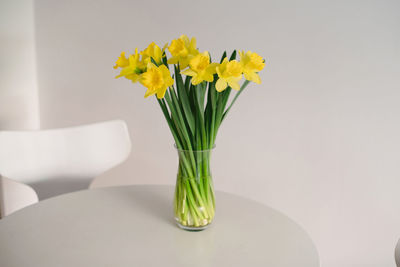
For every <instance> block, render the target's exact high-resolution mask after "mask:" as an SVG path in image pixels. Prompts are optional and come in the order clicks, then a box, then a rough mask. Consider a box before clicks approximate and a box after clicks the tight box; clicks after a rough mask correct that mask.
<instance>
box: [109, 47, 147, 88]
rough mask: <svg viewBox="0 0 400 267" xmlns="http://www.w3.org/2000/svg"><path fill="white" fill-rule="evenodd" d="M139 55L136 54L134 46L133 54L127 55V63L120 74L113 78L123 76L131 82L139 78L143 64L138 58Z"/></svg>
mask: <svg viewBox="0 0 400 267" xmlns="http://www.w3.org/2000/svg"><path fill="white" fill-rule="evenodd" d="M139 58H140V55H139V54H138V49H137V48H136V50H135V54H133V55H130V56H129V60H128V65H127V66H125V67H124V68H123V69H122V70H121V72H120V74H119V75H118V76H116V77H115V78H119V77H122V76H123V77H125V78H127V79H128V80H131V81H132V82H133V83H135V82H137V81H138V80H139V77H140V74H141V73H142V72H143V66H142V64H141V62H140V60H139Z"/></svg>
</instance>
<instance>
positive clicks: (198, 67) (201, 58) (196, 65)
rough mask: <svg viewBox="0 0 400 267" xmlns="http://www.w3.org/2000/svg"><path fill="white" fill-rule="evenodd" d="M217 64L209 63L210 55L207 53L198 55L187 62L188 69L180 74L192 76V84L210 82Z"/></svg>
mask: <svg viewBox="0 0 400 267" xmlns="http://www.w3.org/2000/svg"><path fill="white" fill-rule="evenodd" d="M217 66H218V64H217V63H210V55H209V54H208V52H207V51H205V52H203V53H201V54H198V55H197V56H195V57H193V58H192V59H191V60H190V61H189V69H186V70H183V71H182V74H185V75H187V76H192V84H193V85H197V84H199V83H201V82H202V81H207V82H212V81H213V80H214V73H216V67H217Z"/></svg>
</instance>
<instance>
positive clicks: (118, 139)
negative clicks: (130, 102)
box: [0, 120, 131, 216]
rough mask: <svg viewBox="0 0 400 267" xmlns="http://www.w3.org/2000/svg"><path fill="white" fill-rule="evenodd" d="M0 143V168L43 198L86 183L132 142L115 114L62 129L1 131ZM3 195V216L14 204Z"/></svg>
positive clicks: (124, 154) (119, 159) (123, 157)
mask: <svg viewBox="0 0 400 267" xmlns="http://www.w3.org/2000/svg"><path fill="white" fill-rule="evenodd" d="M0 148H1V149H0V173H1V174H2V175H4V176H5V177H7V178H9V179H12V180H14V181H15V182H20V183H24V184H28V185H30V186H32V187H33V189H35V191H36V192H37V193H38V195H39V199H43V198H47V197H51V196H55V195H58V194H62V193H67V192H72V191H76V190H80V189H84V188H87V187H88V185H89V183H90V180H91V179H92V178H94V177H96V176H98V175H99V174H101V173H103V172H105V171H107V170H109V169H111V168H113V167H115V166H117V165H118V164H120V163H121V162H123V161H124V160H126V159H127V157H128V155H129V153H130V150H131V142H130V138H129V133H128V129H127V126H126V123H125V122H123V121H119V120H117V121H107V122H101V123H95V124H89V125H83V126H77V127H71V128H62V129H51V130H39V131H0ZM6 181H7V182H6V183H7V184H10V181H9V180H6ZM14 184H15V183H14ZM25 189H26V187H25ZM5 190H7V187H5V188H3V189H2V191H5ZM18 192H19V191H18ZM4 194H5V195H4ZM7 194H9V193H8V192H7V193H3V194H2V195H3V196H7ZM22 195H23V194H22ZM12 199H15V196H14V197H13V198H12ZM6 201H8V200H7V199H1V198H0V202H2V203H3V204H2V206H4V207H3V209H2V210H3V216H4V213H8V212H7V211H9V210H13V211H14V209H10V208H7V207H8V206H9V205H14V204H11V203H9V204H8V203H7V202H6ZM13 201H15V200H13ZM6 206H7V207H6ZM17 206H18V205H17ZM5 211H6V212H5ZM8 214H9V213H8ZM5 215H7V214H5Z"/></svg>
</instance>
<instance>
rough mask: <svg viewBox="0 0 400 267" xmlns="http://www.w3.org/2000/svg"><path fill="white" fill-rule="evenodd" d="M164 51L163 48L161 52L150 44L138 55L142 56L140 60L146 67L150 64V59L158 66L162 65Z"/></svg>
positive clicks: (153, 44) (154, 45)
mask: <svg viewBox="0 0 400 267" xmlns="http://www.w3.org/2000/svg"><path fill="white" fill-rule="evenodd" d="M164 50H165V48H163V49H162V50H161V48H160V47H159V46H158V45H156V44H155V43H154V42H152V43H151V44H149V46H148V47H147V48H146V49H145V50H143V51H142V52H140V54H141V55H142V60H143V62H144V63H145V64H146V65H147V64H148V63H150V62H151V58H153V59H154V61H155V62H156V63H157V64H158V65H160V64H161V63H162V56H163V53H164Z"/></svg>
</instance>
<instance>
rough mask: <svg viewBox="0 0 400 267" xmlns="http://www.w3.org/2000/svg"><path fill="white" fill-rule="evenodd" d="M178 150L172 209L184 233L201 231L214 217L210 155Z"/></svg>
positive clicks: (209, 153) (203, 152)
mask: <svg viewBox="0 0 400 267" xmlns="http://www.w3.org/2000/svg"><path fill="white" fill-rule="evenodd" d="M212 150H213V149H208V150H199V151H192V150H181V149H177V151H178V156H179V166H178V174H177V178H176V186H175V198H174V210H175V219H176V222H177V223H178V226H179V227H181V228H182V229H185V230H190V231H199V230H204V229H206V228H207V227H208V225H210V223H211V222H212V221H213V219H214V214H215V197H214V188H213V182H212V177H211V170H210V159H211V152H212Z"/></svg>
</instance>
